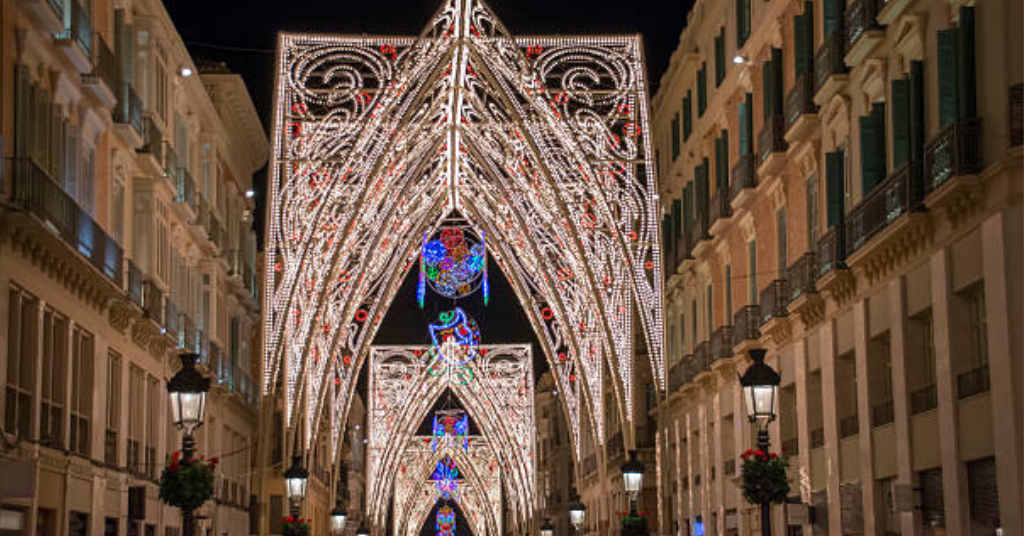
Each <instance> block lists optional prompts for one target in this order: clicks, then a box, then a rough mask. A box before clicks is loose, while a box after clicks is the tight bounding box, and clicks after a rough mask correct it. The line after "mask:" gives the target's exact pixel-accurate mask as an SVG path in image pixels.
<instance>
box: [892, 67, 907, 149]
mask: <svg viewBox="0 0 1024 536" xmlns="http://www.w3.org/2000/svg"><path fill="white" fill-rule="evenodd" d="M890 113H891V114H892V167H893V169H898V168H900V167H901V166H903V165H904V164H906V163H907V162H909V161H910V79H909V78H903V79H900V80H893V81H892V110H891V112H890Z"/></svg>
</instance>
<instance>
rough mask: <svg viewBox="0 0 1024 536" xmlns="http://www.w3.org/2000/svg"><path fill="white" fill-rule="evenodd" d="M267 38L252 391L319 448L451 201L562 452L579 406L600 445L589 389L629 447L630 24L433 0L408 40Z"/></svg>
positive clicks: (653, 300)
mask: <svg viewBox="0 0 1024 536" xmlns="http://www.w3.org/2000/svg"><path fill="white" fill-rule="evenodd" d="M278 48H279V50H278V56H277V73H278V78H277V88H276V111H275V114H276V115H275V120H274V121H275V129H274V133H273V136H274V153H273V166H272V169H271V178H270V188H269V194H270V209H269V211H268V233H267V237H268V247H267V259H266V266H267V278H266V289H265V309H264V311H265V321H264V322H265V325H264V345H263V348H264V359H265V363H264V364H265V367H264V371H265V372H264V374H265V375H264V378H263V390H264V393H269V392H271V391H272V390H275V389H278V388H280V389H281V390H282V391H283V394H284V398H285V401H286V411H285V415H286V417H285V418H286V421H287V422H288V426H289V427H292V428H293V429H298V431H300V432H301V435H302V436H303V437H304V438H305V441H307V444H308V442H309V441H311V440H312V436H313V434H314V431H315V430H318V429H319V427H318V426H317V425H316V423H317V422H318V421H319V420H320V419H322V418H324V417H328V418H330V419H331V426H332V427H333V428H332V431H333V434H332V445H333V447H334V448H335V449H336V448H337V441H338V438H339V437H340V432H341V430H340V428H341V427H342V426H343V423H344V422H345V412H346V411H347V407H348V404H349V401H350V399H351V396H352V393H353V391H354V389H355V381H356V378H357V377H358V371H359V369H360V367H361V366H362V365H363V362H364V361H365V359H366V356H367V353H368V350H369V345H370V343H371V342H372V340H373V337H374V334H375V332H376V330H377V328H378V326H379V324H380V321H381V319H382V318H383V316H384V313H385V312H386V310H387V308H388V306H389V304H390V303H391V301H392V300H393V298H394V296H395V293H396V291H397V289H398V286H399V283H400V282H401V280H402V277H403V275H404V274H405V273H406V272H407V270H408V269H409V268H410V266H412V265H413V263H414V262H415V260H416V258H417V256H418V253H419V246H420V244H421V241H422V239H423V237H424V235H425V234H431V233H432V232H433V231H434V230H436V229H437V228H438V227H439V226H440V224H441V222H442V221H443V220H444V218H445V217H446V216H448V215H449V214H452V213H458V214H459V215H461V216H462V217H464V218H465V219H466V220H467V221H468V222H469V223H470V224H471V225H472V226H473V227H474V228H475V229H476V230H477V232H479V233H481V234H484V235H486V238H487V243H488V246H489V247H490V253H491V255H492V258H493V259H494V261H495V262H496V263H497V264H498V265H499V266H500V268H501V269H502V270H503V271H504V272H505V274H506V275H507V276H508V278H509V280H510V282H511V283H512V285H513V287H514V289H515V292H516V295H517V297H518V299H519V301H520V302H521V304H522V306H523V307H524V309H525V310H526V311H527V314H528V317H529V319H530V321H531V324H532V325H533V328H534V329H535V331H536V332H537V334H538V338H539V340H540V341H541V344H542V347H543V351H544V353H545V356H546V358H547V360H548V362H549V363H550V365H551V368H552V370H553V371H554V375H555V379H556V382H557V385H558V388H559V394H560V396H559V398H560V400H561V401H562V403H563V404H564V407H565V410H566V412H567V416H568V418H567V420H568V422H569V423H570V426H571V428H572V432H573V433H572V441H573V443H574V445H575V450H576V452H577V455H578V453H579V441H580V439H581V438H580V437H579V430H580V422H581V421H580V420H581V419H589V421H590V422H589V424H590V427H589V428H590V429H592V430H594V435H595V436H596V437H595V438H594V439H595V440H597V441H598V442H601V441H602V440H603V435H604V430H603V422H604V419H603V418H602V414H601V412H602V408H604V406H605V404H604V401H603V399H604V397H606V396H613V397H615V404H614V405H613V407H615V408H617V411H618V412H619V416H618V417H619V419H620V420H621V421H622V422H624V423H627V426H625V430H624V435H625V438H626V442H627V446H629V445H631V444H632V441H633V438H632V425H631V423H632V417H633V416H632V406H633V405H632V404H631V403H628V401H629V400H631V398H632V396H633V389H634V386H633V376H634V371H633V360H634V352H635V349H634V345H633V338H634V333H635V332H636V331H637V329H636V328H637V327H639V328H640V330H639V331H642V332H643V333H644V334H645V336H646V343H647V348H648V354H649V358H650V360H651V368H652V370H653V371H654V375H655V379H656V383H657V384H658V385H660V386H661V387H662V388H664V384H665V377H664V366H663V350H662V337H663V335H662V333H663V329H662V307H661V300H662V288H661V285H662V268H661V259H660V247H659V244H660V242H659V236H658V233H659V229H658V227H659V225H658V222H659V219H660V216H659V214H658V206H657V202H656V195H657V184H656V176H655V163H654V161H653V154H652V151H651V143H650V139H649V132H648V128H647V127H648V124H649V121H648V110H647V105H648V98H647V93H646V82H645V79H644V75H645V73H644V68H643V57H642V47H641V42H640V38H639V36H636V35H632V36H580V37H513V36H512V35H510V34H509V32H508V31H507V30H506V29H505V28H504V26H502V24H501V22H500V21H499V20H498V19H497V18H496V17H495V16H494V14H493V13H492V12H491V10H490V9H489V8H488V7H487V6H486V5H485V4H484V3H483V2H481V1H480V0H446V1H445V3H444V5H443V6H442V7H441V9H440V10H439V11H438V12H437V13H436V15H435V16H434V17H433V18H432V20H431V21H430V22H429V24H428V25H427V27H426V28H425V29H424V30H423V32H422V33H421V34H420V35H419V36H418V37H415V38H390V37H351V36H337V35H307V34H283V35H281V36H280V38H279V46H278ZM637 322H638V323H639V326H635V323H637ZM606 375H610V377H607V378H606V377H605V376H606ZM606 385H611V386H612V387H613V389H612V390H611V392H610V393H606V392H605V391H606V389H605V386H606Z"/></svg>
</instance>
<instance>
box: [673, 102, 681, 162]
mask: <svg viewBox="0 0 1024 536" xmlns="http://www.w3.org/2000/svg"><path fill="white" fill-rule="evenodd" d="M676 158H679V114H678V113H677V114H676V115H675V117H673V118H672V161H673V162H675V161H676Z"/></svg>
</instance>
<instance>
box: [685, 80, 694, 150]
mask: <svg viewBox="0 0 1024 536" xmlns="http://www.w3.org/2000/svg"><path fill="white" fill-rule="evenodd" d="M692 131H693V91H691V90H687V91H686V98H684V99H683V141H686V140H689V139H690V133H691V132H692Z"/></svg>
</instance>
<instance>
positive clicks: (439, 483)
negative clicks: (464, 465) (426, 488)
mask: <svg viewBox="0 0 1024 536" xmlns="http://www.w3.org/2000/svg"><path fill="white" fill-rule="evenodd" d="M430 479H431V480H433V481H434V487H436V488H437V498H438V499H441V500H444V501H448V500H452V499H457V498H458V497H459V496H458V493H459V468H458V467H456V466H455V462H454V461H453V460H452V459H451V458H449V457H446V458H445V459H443V460H441V461H439V462H437V467H436V468H434V474H432V475H430Z"/></svg>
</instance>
